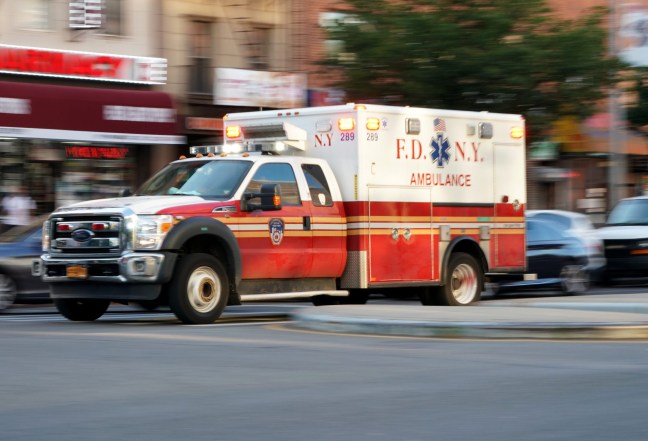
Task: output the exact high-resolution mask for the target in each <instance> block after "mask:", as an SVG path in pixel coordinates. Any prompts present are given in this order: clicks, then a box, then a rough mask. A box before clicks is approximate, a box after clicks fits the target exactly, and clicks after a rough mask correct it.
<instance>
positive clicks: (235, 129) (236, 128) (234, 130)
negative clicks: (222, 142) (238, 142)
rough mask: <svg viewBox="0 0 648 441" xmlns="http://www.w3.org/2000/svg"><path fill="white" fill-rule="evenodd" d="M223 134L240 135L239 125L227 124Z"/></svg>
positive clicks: (235, 136) (231, 136)
mask: <svg viewBox="0 0 648 441" xmlns="http://www.w3.org/2000/svg"><path fill="white" fill-rule="evenodd" d="M225 136H227V137H228V138H238V137H239V136H241V127H240V126H228V127H227V129H225Z"/></svg>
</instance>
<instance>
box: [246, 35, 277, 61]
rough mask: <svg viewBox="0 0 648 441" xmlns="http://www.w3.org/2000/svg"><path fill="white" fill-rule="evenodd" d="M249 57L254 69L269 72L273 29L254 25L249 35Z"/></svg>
mask: <svg viewBox="0 0 648 441" xmlns="http://www.w3.org/2000/svg"><path fill="white" fill-rule="evenodd" d="M248 35H249V40H248V41H247V42H246V44H247V46H248V57H249V60H250V65H251V67H252V69H258V70H268V69H269V63H268V60H269V59H270V56H269V54H270V43H271V38H272V29H271V28H269V27H266V26H259V25H253V27H252V29H251V30H250V32H249V33H248Z"/></svg>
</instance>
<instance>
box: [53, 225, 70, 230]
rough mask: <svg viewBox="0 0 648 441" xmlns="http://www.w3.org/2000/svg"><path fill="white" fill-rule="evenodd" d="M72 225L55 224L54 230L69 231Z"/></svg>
mask: <svg viewBox="0 0 648 441" xmlns="http://www.w3.org/2000/svg"><path fill="white" fill-rule="evenodd" d="M71 229H72V227H71V226H70V224H57V225H56V230H57V231H70V230H71Z"/></svg>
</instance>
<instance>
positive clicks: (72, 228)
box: [50, 216, 123, 255]
mask: <svg viewBox="0 0 648 441" xmlns="http://www.w3.org/2000/svg"><path fill="white" fill-rule="evenodd" d="M122 225H123V219H122V218H121V217H118V216H88V217H81V216H74V217H72V216H69V217H68V216H66V217H54V218H52V219H50V229H51V230H50V233H51V236H50V237H51V247H50V250H51V252H52V253H61V254H63V253H65V254H93V255H96V254H118V253H119V252H120V251H121V249H122V245H121V238H122Z"/></svg>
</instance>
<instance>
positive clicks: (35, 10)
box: [18, 0, 54, 31]
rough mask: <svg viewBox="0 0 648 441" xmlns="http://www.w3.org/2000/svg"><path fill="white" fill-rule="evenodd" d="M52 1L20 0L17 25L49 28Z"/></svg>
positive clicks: (25, 27)
mask: <svg viewBox="0 0 648 441" xmlns="http://www.w3.org/2000/svg"><path fill="white" fill-rule="evenodd" d="M53 3H54V2H53V1H50V0H22V1H21V2H20V6H19V10H18V24H19V26H20V27H21V28H22V29H35V30H43V31H48V30H51V29H52V22H53V19H52V11H53V8H52V6H53Z"/></svg>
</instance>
